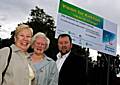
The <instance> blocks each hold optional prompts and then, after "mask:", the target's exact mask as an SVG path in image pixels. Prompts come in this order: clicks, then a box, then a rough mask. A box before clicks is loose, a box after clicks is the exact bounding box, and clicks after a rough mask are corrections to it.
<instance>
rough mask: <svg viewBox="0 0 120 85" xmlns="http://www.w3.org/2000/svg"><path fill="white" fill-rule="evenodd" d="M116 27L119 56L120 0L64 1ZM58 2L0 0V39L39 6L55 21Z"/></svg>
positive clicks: (47, 0)
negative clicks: (110, 22)
mask: <svg viewBox="0 0 120 85" xmlns="http://www.w3.org/2000/svg"><path fill="white" fill-rule="evenodd" d="M65 1H66V2H69V3H71V4H73V5H75V6H78V7H80V8H82V9H85V10H87V11H89V12H91V13H93V14H96V15H98V16H101V17H103V18H105V19H107V20H110V21H112V22H113V23H116V24H117V25H118V50H119V51H118V53H119V54H120V36H119V35H120V6H119V5H120V0H114V1H113V0H65ZM58 3H59V0H0V25H2V27H0V37H2V38H7V37H9V35H10V32H11V30H14V29H15V27H16V26H17V24H19V23H21V22H25V21H27V20H28V17H30V16H29V14H30V10H31V9H33V8H35V6H39V7H40V8H42V9H44V11H45V12H46V13H47V14H49V15H51V16H53V17H54V18H55V21H56V19H57V18H56V17H57V8H58Z"/></svg>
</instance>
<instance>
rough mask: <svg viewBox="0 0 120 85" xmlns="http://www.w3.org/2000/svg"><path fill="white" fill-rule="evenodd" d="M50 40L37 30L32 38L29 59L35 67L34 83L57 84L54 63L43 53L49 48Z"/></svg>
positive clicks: (39, 84) (42, 84)
mask: <svg viewBox="0 0 120 85" xmlns="http://www.w3.org/2000/svg"><path fill="white" fill-rule="evenodd" d="M49 44H50V40H49V39H48V38H47V37H46V35H45V34H44V33H41V32H38V33H37V34H35V35H34V36H33V38H32V42H31V47H32V49H33V50H34V51H33V52H32V53H31V60H32V63H33V65H34V67H35V69H36V75H35V77H36V79H37V84H36V85H58V69H57V66H56V63H55V61H54V60H52V59H51V58H49V57H47V56H46V55H45V53H44V51H46V50H47V49H48V48H49Z"/></svg>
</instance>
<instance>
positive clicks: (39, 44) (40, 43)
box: [32, 37, 47, 55]
mask: <svg viewBox="0 0 120 85" xmlns="http://www.w3.org/2000/svg"><path fill="white" fill-rule="evenodd" d="M46 46H47V44H46V40H45V38H43V37H37V38H36V40H35V41H34V43H33V45H32V48H33V49H34V53H35V54H37V55H41V54H43V53H44V51H45V49H46Z"/></svg>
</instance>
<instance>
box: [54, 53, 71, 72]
mask: <svg viewBox="0 0 120 85" xmlns="http://www.w3.org/2000/svg"><path fill="white" fill-rule="evenodd" d="M69 54H70V52H68V53H67V54H65V55H63V56H61V53H60V52H59V53H58V54H57V61H56V64H57V68H58V72H60V69H61V67H62V65H63V63H64V61H65V60H66V58H67V57H68V55H69Z"/></svg>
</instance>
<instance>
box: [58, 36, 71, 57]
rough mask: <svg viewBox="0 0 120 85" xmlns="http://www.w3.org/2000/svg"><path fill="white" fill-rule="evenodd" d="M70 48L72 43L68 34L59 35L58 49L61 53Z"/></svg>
mask: <svg viewBox="0 0 120 85" xmlns="http://www.w3.org/2000/svg"><path fill="white" fill-rule="evenodd" d="M71 48H72V44H71V42H70V40H69V37H68V36H64V37H60V38H59V39H58V49H59V51H60V52H61V54H62V55H65V54H66V53H68V52H69V51H70V50H71Z"/></svg>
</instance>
